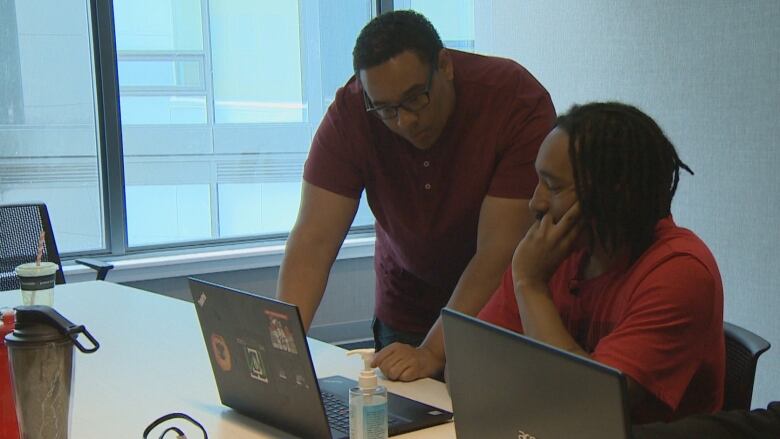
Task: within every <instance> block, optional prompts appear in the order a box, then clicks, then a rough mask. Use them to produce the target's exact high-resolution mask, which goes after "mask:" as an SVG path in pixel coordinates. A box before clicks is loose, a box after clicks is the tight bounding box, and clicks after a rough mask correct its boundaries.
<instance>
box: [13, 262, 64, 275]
mask: <svg viewBox="0 0 780 439" xmlns="http://www.w3.org/2000/svg"><path fill="white" fill-rule="evenodd" d="M59 268H60V266H59V265H57V264H55V263H54V262H41V265H35V262H28V263H26V264H22V265H19V266H17V267H16V275H17V276H20V277H38V276H50V275H52V274H54V273H56V272H57V270H58V269H59Z"/></svg>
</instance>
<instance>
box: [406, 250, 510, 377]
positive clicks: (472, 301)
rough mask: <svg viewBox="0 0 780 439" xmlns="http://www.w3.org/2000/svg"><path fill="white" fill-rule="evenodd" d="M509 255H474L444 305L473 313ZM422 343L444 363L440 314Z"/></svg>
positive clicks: (495, 285)
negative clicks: (485, 256)
mask: <svg viewBox="0 0 780 439" xmlns="http://www.w3.org/2000/svg"><path fill="white" fill-rule="evenodd" d="M491 256H495V255H491ZM509 259H510V258H509V257H508V256H507V257H504V258H498V259H496V258H480V255H475V256H474V259H472V260H471V262H470V263H469V265H468V266H467V267H466V270H464V272H463V275H462V276H461V278H460V281H459V282H458V284H457V285H456V287H455V290H454V291H453V293H452V297H450V300H449V302H448V303H447V307H449V308H452V309H455V310H457V311H460V312H462V313H464V314H468V315H472V316H473V315H476V314H477V313H478V312H479V311H480V310H481V309H482V307H483V306H485V303H487V301H488V300H489V299H490V296H491V295H492V294H493V293H494V292H495V291H496V288H498V284H499V283H500V281H501V275H502V274H503V272H504V270H505V269H506V267H507V265H508V264H509ZM421 346H422V347H424V348H427V349H429V350H430V351H431V353H432V354H433V355H434V356H435V357H436V358H437V359H438V360H440V361H441V363H442V367H443V365H444V361H445V354H444V332H443V329H442V326H441V317H439V318H438V319H436V323H434V325H433V327H432V328H431V329H430V331H428V335H427V336H426V337H425V340H424V341H423V343H422V345H421Z"/></svg>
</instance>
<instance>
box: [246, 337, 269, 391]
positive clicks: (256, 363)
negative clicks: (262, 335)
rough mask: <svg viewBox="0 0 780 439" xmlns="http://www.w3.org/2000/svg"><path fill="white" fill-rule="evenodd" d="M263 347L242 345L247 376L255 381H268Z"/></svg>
mask: <svg viewBox="0 0 780 439" xmlns="http://www.w3.org/2000/svg"><path fill="white" fill-rule="evenodd" d="M262 352H263V348H261V347H257V348H254V347H251V346H247V345H244V354H245V356H246V365H247V368H248V369H249V376H250V377H252V378H253V379H256V380H257V381H262V382H264V383H267V382H268V370H267V369H266V367H265V361H264V360H263V354H262Z"/></svg>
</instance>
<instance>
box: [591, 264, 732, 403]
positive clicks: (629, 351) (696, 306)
mask: <svg viewBox="0 0 780 439" xmlns="http://www.w3.org/2000/svg"><path fill="white" fill-rule="evenodd" d="M718 294H720V293H719V290H718V288H717V285H716V281H715V279H714V278H713V276H712V275H711V273H710V272H709V271H708V270H707V269H706V268H705V266H704V265H703V264H702V263H701V262H700V261H699V260H697V259H696V258H694V257H692V256H689V255H677V256H673V257H670V258H668V259H666V260H665V261H663V262H662V263H661V264H660V265H659V266H658V267H657V268H656V269H654V270H652V271H651V272H650V273H649V274H648V275H647V276H646V277H645V278H644V279H643V280H642V281H641V282H640V283H639V284H638V286H637V288H636V290H635V291H634V292H633V293H632V295H631V296H630V297H629V299H628V300H629V303H628V308H627V312H626V314H625V318H623V319H622V320H621V321H620V322H619V323H618V324H617V326H616V327H615V328H614V330H613V331H612V332H611V333H610V334H609V335H607V336H606V337H604V338H602V339H601V340H600V341H599V343H598V344H597V345H596V348H595V349H594V352H593V353H592V357H593V359H594V360H596V361H598V362H600V363H603V364H606V365H609V366H612V367H614V368H616V369H619V370H621V371H622V372H623V373H625V374H626V375H628V376H630V377H631V378H633V379H634V380H635V381H636V382H637V383H639V384H640V385H641V386H642V387H643V388H645V389H646V390H647V391H648V392H650V393H651V394H653V395H654V396H655V397H656V398H657V399H658V400H660V401H661V402H663V403H664V404H665V405H667V406H668V407H669V408H670V409H672V410H676V409H677V406H678V404H679V403H680V401H681V400H682V398H683V396H684V394H685V391H686V389H687V388H688V386H689V384H690V382H691V380H692V378H693V376H694V374H695V373H696V371H697V370H698V369H699V368H700V367H701V365H702V362H703V361H704V358H705V357H706V355H705V354H704V352H703V349H709V348H711V345H710V344H709V343H708V341H710V340H714V339H715V336H716V334H715V333H714V332H713V331H715V330H716V329H717V328H720V331H722V313H721V314H718V312H717V309H718V304H720V303H722V302H721V301H720V300H719V299H718ZM719 316H721V317H719ZM719 319H720V321H718V320H719Z"/></svg>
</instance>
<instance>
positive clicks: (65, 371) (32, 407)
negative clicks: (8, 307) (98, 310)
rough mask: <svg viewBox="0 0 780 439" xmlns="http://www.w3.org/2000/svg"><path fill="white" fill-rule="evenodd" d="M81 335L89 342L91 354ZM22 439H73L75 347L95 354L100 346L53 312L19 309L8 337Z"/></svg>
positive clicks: (81, 328)
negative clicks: (72, 414)
mask: <svg viewBox="0 0 780 439" xmlns="http://www.w3.org/2000/svg"><path fill="white" fill-rule="evenodd" d="M79 334H84V336H86V337H87V339H89V341H90V342H91V343H92V345H93V347H92V348H89V349H87V348H85V347H84V346H83V345H82V344H81V343H80V342H79V340H78V339H77V337H78V335H79ZM5 342H6V345H7V346H8V357H9V361H10V364H11V381H12V383H13V391H14V401H15V403H16V413H17V419H18V421H19V433H20V435H21V438H22V439H67V437H68V434H69V431H70V405H71V401H72V392H71V387H72V384H73V345H75V346H76V347H77V348H78V349H79V350H80V351H81V352H84V353H92V352H95V351H96V350H97V349H98V347H99V344H98V342H97V340H95V339H94V338H93V337H92V335H91V334H90V333H89V332H88V331H87V329H86V328H85V327H84V326H83V325H74V324H73V323H71V322H70V321H69V320H68V319H66V318H65V317H63V316H62V315H61V314H60V313H58V312H57V311H55V310H54V309H53V308H51V307H48V306H43V305H34V306H19V307H16V327H15V328H14V332H13V333H11V334H8V335H7V336H6V337H5Z"/></svg>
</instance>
